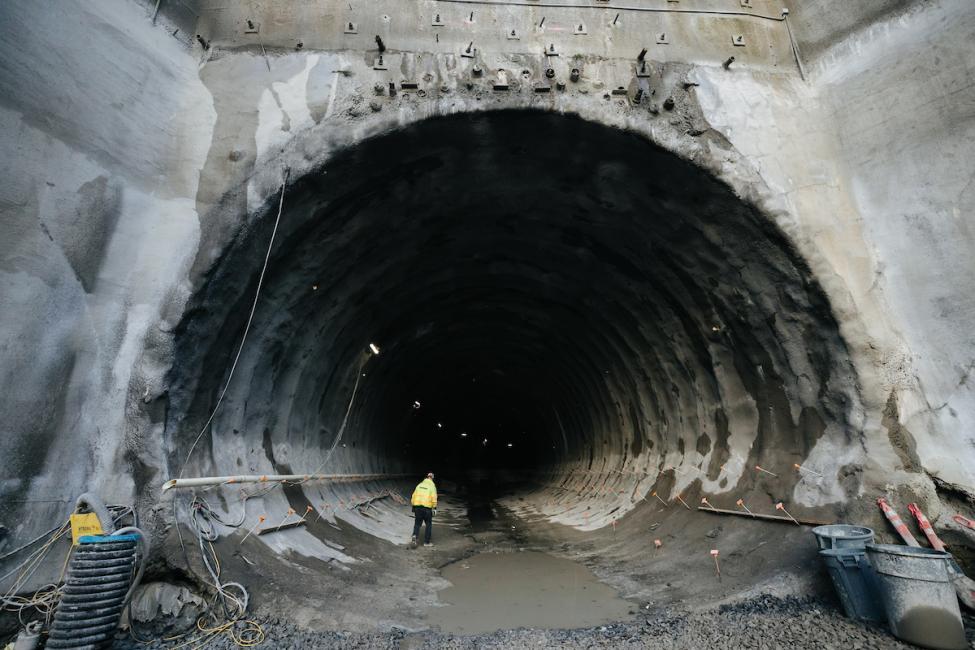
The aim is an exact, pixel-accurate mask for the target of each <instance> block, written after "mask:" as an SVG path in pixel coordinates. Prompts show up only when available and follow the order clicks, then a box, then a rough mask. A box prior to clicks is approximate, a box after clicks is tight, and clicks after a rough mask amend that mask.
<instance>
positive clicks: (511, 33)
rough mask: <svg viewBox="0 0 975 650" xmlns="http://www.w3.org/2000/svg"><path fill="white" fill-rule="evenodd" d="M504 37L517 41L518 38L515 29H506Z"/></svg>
mask: <svg viewBox="0 0 975 650" xmlns="http://www.w3.org/2000/svg"><path fill="white" fill-rule="evenodd" d="M506 37H507V39H508V40H509V41H517V40H518V39H519V38H520V37H519V36H518V30H517V29H511V30H508V32H507V34H506Z"/></svg>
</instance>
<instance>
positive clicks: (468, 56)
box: [460, 41, 477, 59]
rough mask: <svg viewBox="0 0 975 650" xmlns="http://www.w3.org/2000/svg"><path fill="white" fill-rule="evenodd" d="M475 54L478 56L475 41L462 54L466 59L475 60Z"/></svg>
mask: <svg viewBox="0 0 975 650" xmlns="http://www.w3.org/2000/svg"><path fill="white" fill-rule="evenodd" d="M475 54H477V48H476V47H474V43H473V41H472V42H471V44H470V45H468V46H467V49H465V50H464V51H463V52H461V53H460V55H461V56H462V57H464V58H465V59H473V58H474V55H475Z"/></svg>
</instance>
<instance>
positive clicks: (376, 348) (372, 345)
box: [369, 343, 379, 356]
mask: <svg viewBox="0 0 975 650" xmlns="http://www.w3.org/2000/svg"><path fill="white" fill-rule="evenodd" d="M369 350H370V351H372V353H373V354H375V355H376V356H379V346H378V345H376V344H375V343H370V344H369Z"/></svg>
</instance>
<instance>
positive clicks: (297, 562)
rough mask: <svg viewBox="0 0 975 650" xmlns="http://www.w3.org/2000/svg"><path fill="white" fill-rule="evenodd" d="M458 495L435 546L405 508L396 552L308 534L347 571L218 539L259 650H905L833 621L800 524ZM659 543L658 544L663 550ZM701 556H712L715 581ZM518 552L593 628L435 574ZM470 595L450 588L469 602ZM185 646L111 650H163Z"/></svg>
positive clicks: (824, 581)
mask: <svg viewBox="0 0 975 650" xmlns="http://www.w3.org/2000/svg"><path fill="white" fill-rule="evenodd" d="M460 497H461V495H456V496H453V497H451V496H448V497H446V498H445V499H443V501H442V503H441V507H440V508H439V510H438V516H437V518H436V519H435V520H434V541H435V545H434V547H433V548H423V547H420V548H418V549H415V550H411V549H409V548H408V544H407V541H408V538H409V533H410V526H409V521H410V520H409V519H408V514H409V508H408V506H404V519H403V521H404V535H403V544H401V545H393V544H390V543H388V542H385V541H382V540H379V539H377V538H374V537H371V536H369V535H366V534H363V533H361V532H359V531H357V530H355V529H354V528H352V527H351V526H348V525H345V526H342V525H341V522H339V523H340V525H339V527H338V528H336V527H333V526H331V525H329V524H327V522H314V523H313V524H311V525H309V530H310V532H312V533H313V534H315V535H316V536H324V537H325V538H327V539H329V540H330V541H331V542H332V543H333V544H338V545H341V546H343V547H344V548H346V549H347V551H346V552H350V553H353V554H354V555H355V557H356V558H358V559H359V560H360V561H359V562H358V563H357V564H355V565H352V567H351V568H349V567H345V566H341V565H339V564H337V563H335V562H332V563H326V562H322V561H320V560H309V559H307V558H302V557H288V558H279V557H277V556H276V555H275V554H274V553H272V552H271V551H269V550H268V549H267V548H266V547H265V546H264V545H263V544H252V543H250V542H249V541H248V542H245V543H244V544H243V545H240V546H238V542H239V540H235V539H230V540H221V542H220V543H219V544H218V546H219V547H220V548H221V551H220V552H221V562H222V563H223V571H224V576H225V579H230V578H229V577H230V576H232V579H235V580H239V581H240V582H242V583H243V584H245V585H247V586H248V587H249V589H250V591H251V594H252V606H251V608H250V611H251V612H253V616H252V618H253V619H254V620H255V621H257V622H259V623H260V625H261V627H262V628H263V631H264V634H265V637H266V640H265V642H264V647H274V648H331V647H335V648H435V647H438V648H475V647H476V648H525V647H532V648H542V647H566V648H583V647H585V648H593V647H614V648H615V647H634V648H636V647H647V648H706V647H715V648H725V647H727V648H739V647H742V648H749V647H755V648H766V647H768V648H776V647H793V648H833V647H836V648H844V649H846V648H898V647H909V646H904V645H902V644H900V643H899V642H897V641H896V640H895V639H894V638H893V637H892V636H891V635H890V634H889V633H888V632H887V631H886V630H885V629H882V628H880V627H868V626H864V625H861V624H858V623H854V622H851V621H850V620H848V619H846V618H845V617H844V616H843V615H842V613H841V612H840V611H839V609H838V607H839V605H838V602H837V601H836V599H835V596H834V595H833V593H832V587H831V585H830V584H829V583H828V578H827V577H826V576H825V572H824V571H823V570H822V569H821V567H820V566H819V562H818V558H817V556H816V544H815V541H814V538H813V536H812V534H811V533H810V529H809V528H805V527H798V526H791V525H783V524H777V523H772V524H768V523H761V522H758V521H752V520H748V519H742V518H735V517H730V518H729V517H720V516H717V515H714V514H708V513H701V512H698V511H689V510H686V509H677V508H676V507H673V506H672V507H670V508H666V509H665V508H663V507H655V506H654V505H653V504H650V503H646V504H644V505H643V506H641V507H640V508H638V510H637V511H635V512H632V513H630V515H628V516H627V517H626V518H624V519H623V520H621V522H620V523H619V524H618V525H617V526H616V527H615V528H614V527H607V528H605V529H601V530H599V531H594V532H580V531H577V530H574V529H569V528H566V527H564V526H559V525H553V524H550V523H548V522H546V521H544V520H542V519H541V518H538V517H533V516H531V515H530V514H528V513H526V512H521V513H520V515H515V514H513V513H512V512H511V511H510V510H505V509H503V508H501V507H500V506H499V505H498V503H497V501H495V500H493V499H491V498H479V497H478V496H477V495H464V497H465V498H460ZM654 539H659V540H660V541H661V542H662V544H663V545H662V547H661V548H660V549H659V550H655V547H654V543H653V542H654ZM226 549H236V550H231V552H229V553H228V552H227V550H226ZM711 549H718V550H719V551H720V555H719V560H720V563H721V578H720V580H719V579H718V576H717V575H716V570H715V565H714V560H713V557H712V556H711V555H710V550H711ZM188 554H189V557H190V560H191V563H192V562H196V561H197V559H196V557H195V556H194V553H193V549H192V548H189V549H188ZM526 554H532V555H535V554H544V556H545V558H547V559H546V561H547V562H549V561H551V562H552V563H554V564H553V566H555V565H556V564H558V563H565V564H566V566H570V567H571V571H569V570H566V571H567V572H568V573H570V574H574V575H577V576H580V578H578V579H581V580H583V581H584V582H585V584H587V585H588V584H593V585H596V586H595V587H594V592H593V593H597V592H598V593H597V596H596V598H597V599H598V603H597V605H598V606H597V609H598V610H599V612H597V614H606V616H605V617H603V618H597V619H595V620H596V621H601V622H600V623H599V624H595V623H594V622H593V619H588V618H586V617H585V616H578V617H573V616H572V615H571V611H569V612H568V615H567V616H562V617H555V618H553V619H549V618H547V615H542V614H540V615H539V616H538V617H537V621H534V622H533V621H531V617H528V618H523V617H520V616H518V617H516V616H510V615H506V614H505V611H504V607H509V606H510V602H508V600H510V599H499V598H481V599H480V600H478V599H477V598H476V596H475V597H474V600H471V599H470V598H468V599H467V600H466V601H465V600H464V599H463V598H460V599H459V600H458V597H457V591H458V584H456V583H455V584H454V585H453V586H452V584H451V583H450V582H448V581H447V580H446V579H445V578H444V576H445V575H446V576H451V575H454V576H456V575H458V573H459V572H463V571H464V570H465V569H464V567H465V566H466V567H468V568H470V567H472V566H477V565H479V563H481V562H482V560H483V558H484V557H485V555H490V556H492V557H502V556H505V555H507V556H508V557H510V558H514V559H515V560H516V561H517V558H518V556H522V557H524V556H525V555H526ZM483 569H484V568H483V567H482V568H481V569H479V571H480V578H479V579H482V580H483V581H484V582H485V583H487V582H488V581H495V580H506V579H508V578H509V577H510V576H507V577H506V575H505V572H506V570H505V569H503V568H502V569H500V570H494V571H492V570H490V568H488V569H487V570H483ZM562 569H565V567H562ZM515 572H517V571H515ZM507 573H508V574H510V573H512V572H511V571H507ZM521 577H522V578H525V576H521ZM590 580H591V581H592V582H591V583H590V582H588V581H590ZM458 582H459V583H463V582H464V581H463V580H459V581H458ZM475 583H476V580H474V581H472V582H471V583H470V584H466V585H463V584H462V585H461V589H460V591H462V592H466V595H467V596H472V594H473V593H474V592H476V590H477V585H476V584H475ZM549 587H551V588H553V589H557V590H558V589H564V588H565V586H564V585H560V584H554V586H553V585H549V586H546V587H545V588H549ZM539 588H540V589H541V588H542V585H540V586H539ZM600 589H601V590H604V591H603V592H599V590H600ZM526 597H527V598H528V599H530V595H529V596H526ZM568 602H570V605H569V606H568V608H569V609H570V610H571V608H572V607H577V608H578V607H584V603H583V602H582V601H581V600H579V601H568ZM447 603H453V606H454V607H457V608H458V609H456V610H453V611H454V612H456V614H457V616H456V617H454V618H451V617H450V616H449V613H450V612H451V609H450V607H445V604H447ZM520 606H524V607H527V606H530V603H527V604H526V602H524V601H521V602H520ZM562 607H563V608H564V607H566V606H565V604H564V603H563V604H562ZM465 608H466V609H465ZM479 609H480V610H482V613H483V616H479V615H478V610H479ZM461 610H464V611H463V612H461ZM285 612H286V613H287V615H286V616H283V613H285ZM562 614H566V612H562ZM613 619H615V621H614V622H610V621H613ZM458 621H460V622H458ZM464 621H466V624H465V623H464ZM467 624H469V625H468V626H466V627H465V625H467ZM966 624H967V625H970V626H971V625H972V622H971V621H967V623H966ZM546 626H548V627H550V628H576V629H543V628H545V627H546ZM495 628H497V629H495ZM508 628H518V629H508ZM461 631H463V632H466V633H467V634H460V633H457V632H461ZM190 638H192V636H190V637H187V636H183V637H180V638H179V639H177V640H173V641H170V642H168V643H163V642H158V641H157V642H154V643H151V644H148V645H144V644H134V643H132V642H119V643H118V644H117V645H116V647H118V648H157V647H158V648H162V647H174V646H177V645H179V644H180V643H183V644H185V643H186V642H187V641H188V640H189V639H190ZM973 638H975V636H973V632H972V630H971V629H969V639H970V640H971V639H973ZM198 640H200V641H202V640H206V641H207V644H206V647H208V648H210V647H212V648H221V647H235V646H234V645H233V643H231V641H230V640H229V637H226V636H224V635H215V636H213V637H212V638H208V639H198ZM183 647H187V646H183ZM973 647H975V646H973Z"/></svg>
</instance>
